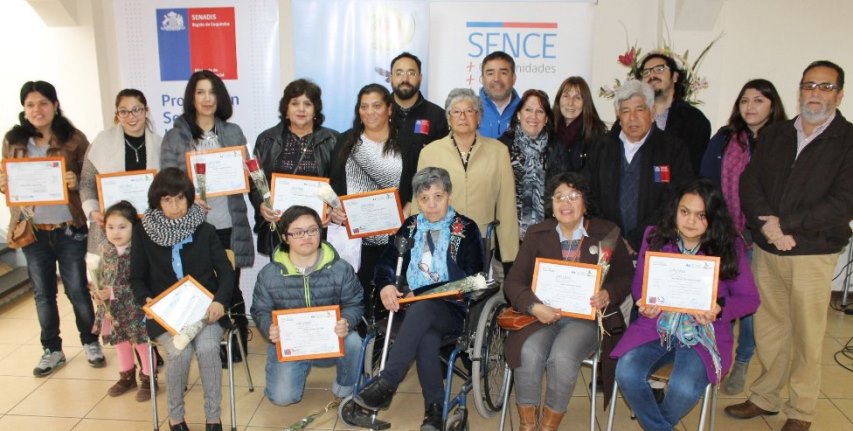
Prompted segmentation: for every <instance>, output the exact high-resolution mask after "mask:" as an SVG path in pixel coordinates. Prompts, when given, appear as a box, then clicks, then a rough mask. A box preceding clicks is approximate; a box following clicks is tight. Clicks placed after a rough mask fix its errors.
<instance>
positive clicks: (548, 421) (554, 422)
mask: <svg viewBox="0 0 853 431" xmlns="http://www.w3.org/2000/svg"><path fill="white" fill-rule="evenodd" d="M564 415H565V413H557V412H555V411H553V410H551V409H549V408H548V406H545V407H543V408H542V421H541V422H540V423H539V431H557V428H559V427H560V422H562V421H563V416H564Z"/></svg>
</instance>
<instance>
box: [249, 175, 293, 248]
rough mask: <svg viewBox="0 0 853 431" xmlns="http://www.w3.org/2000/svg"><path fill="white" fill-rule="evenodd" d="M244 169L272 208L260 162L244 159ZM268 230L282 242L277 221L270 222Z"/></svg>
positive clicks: (268, 187)
mask: <svg viewBox="0 0 853 431" xmlns="http://www.w3.org/2000/svg"><path fill="white" fill-rule="evenodd" d="M246 169H247V170H248V171H249V178H251V179H252V183H253V184H254V185H255V188H256V189H258V193H260V195H261V197H262V198H263V199H264V204H266V205H267V206H268V207H270V208H272V200H271V197H272V195H271V194H270V186H269V183H267V177H266V175H264V170H263V169H262V168H261V165H260V163H258V159H248V160H246ZM270 231H272V232H275V233H276V235H277V236H278V241H279V242H280V243H283V242H284V238H282V237H281V233H279V232H278V226H277V223H270Z"/></svg>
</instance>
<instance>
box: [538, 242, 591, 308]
mask: <svg viewBox="0 0 853 431" xmlns="http://www.w3.org/2000/svg"><path fill="white" fill-rule="evenodd" d="M600 284H601V267H599V266H598V265H591V264H587V263H577V262H566V261H563V260H556V259H545V258H541V257H540V258H536V266H535V268H534V270H533V284H532V289H533V292H534V293H536V297H537V298H539V300H540V301H542V303H543V304H545V305H547V306H549V307H554V308H558V309H560V311H561V312H562V314H563V316H567V317H577V318H580V319H589V320H592V319H595V311H596V310H595V309H594V308H592V306H591V305H590V304H589V301H590V298H591V297H592V295H594V294H595V293H596V292H598V289H599V288H600Z"/></svg>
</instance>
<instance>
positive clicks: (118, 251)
mask: <svg viewBox="0 0 853 431" xmlns="http://www.w3.org/2000/svg"><path fill="white" fill-rule="evenodd" d="M138 221H139V219H138V217H137V212H136V208H134V207H133V205H132V204H130V202H127V201H121V202H119V203H117V204H115V205H113V206H111V207H109V208H108V209H107V210H106V212H105V213H104V228H105V232H106V237H107V241H109V242H105V243H103V244H101V249H100V251H101V264H100V267H99V268H98V282H99V283H98V284H99V285H98V286H96V287H95V290H94V291H93V293H92V296H93V299H94V301H95V304H96V305H97V310H96V311H95V328H94V330H93V332H95V333H100V335H101V336H102V337H103V340H104V344H111V345H114V346H115V348H116V356H117V357H118V364H119V380H118V382H116V383H115V384H114V385H113V386H112V387H110V388H109V389H108V390H107V394H108V395H109V396H111V397H117V396H119V395H121V394H124V393H125V392H127V391H129V390H131V389H133V388H135V387H137V384H136V364H135V363H134V347H135V348H136V353H138V357H139V361H140V364H141V367H142V369H141V370H140V372H139V390H138V391H137V392H136V401H140V402H143V401H148V400H150V399H151V388H150V381H149V379H150V376H151V371H152V369H151V368H152V367H151V364H150V362H149V360H148V341H147V340H148V338H147V332H146V330H145V320H144V318H145V314H144V313H143V312H142V308H140V307H139V306H138V305H137V304H136V302H135V301H134V297H133V292H132V291H131V289H130V282H129V280H128V278H129V277H130V239H131V236H132V232H133V225H134V224H135V223H136V222H138Z"/></svg>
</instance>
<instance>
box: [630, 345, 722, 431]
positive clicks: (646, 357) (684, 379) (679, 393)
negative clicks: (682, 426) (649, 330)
mask: <svg viewBox="0 0 853 431" xmlns="http://www.w3.org/2000/svg"><path fill="white" fill-rule="evenodd" d="M677 343H678V342H677V341H676V342H674V343H673V346H672V349H670V350H669V351H667V350H666V348H665V347H664V346H662V345H661V343H660V342H659V341H652V342H649V343H646V344H643V345H641V346H638V347H636V348H634V349H632V350H630V351H628V352H627V353H625V355H623V356H622V357H621V358H619V362H618V363H617V364H616V381H617V382H618V383H619V388H620V389H622V395H623V396H624V397H625V401H627V402H628V405H629V406H631V408H632V409H634V414H636V415H637V420H638V421H639V422H640V425H641V426H642V427H643V429H644V430H646V431H658V430H660V431H664V430H665V431H672V429H673V428H675V426H676V425H677V424H678V421H680V420H681V418H682V417H684V415H686V414H687V413H689V412H690V410H691V409H692V408H693V406H695V405H696V402H697V401H698V400H699V397H700V396H701V395H702V393H703V392H704V390H705V386H707V385H708V375H707V373H706V370H705V364H704V363H702V359H701V358H700V357H699V354H697V353H696V350H695V349H694V348H692V347H682V346H678V345H676V344H677ZM669 363H672V364H673V367H672V375H671V376H670V379H669V384H668V386H667V389H666V395H665V396H664V398H663V402H662V403H660V404H658V403H657V402H656V401H655V397H654V395H653V393H652V388H651V387H650V386H649V382H648V378H649V376H650V375H651V374H652V373H653V372H654V371H656V370H657V369H658V368H660V367H661V366H663V365H665V364H669Z"/></svg>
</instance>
